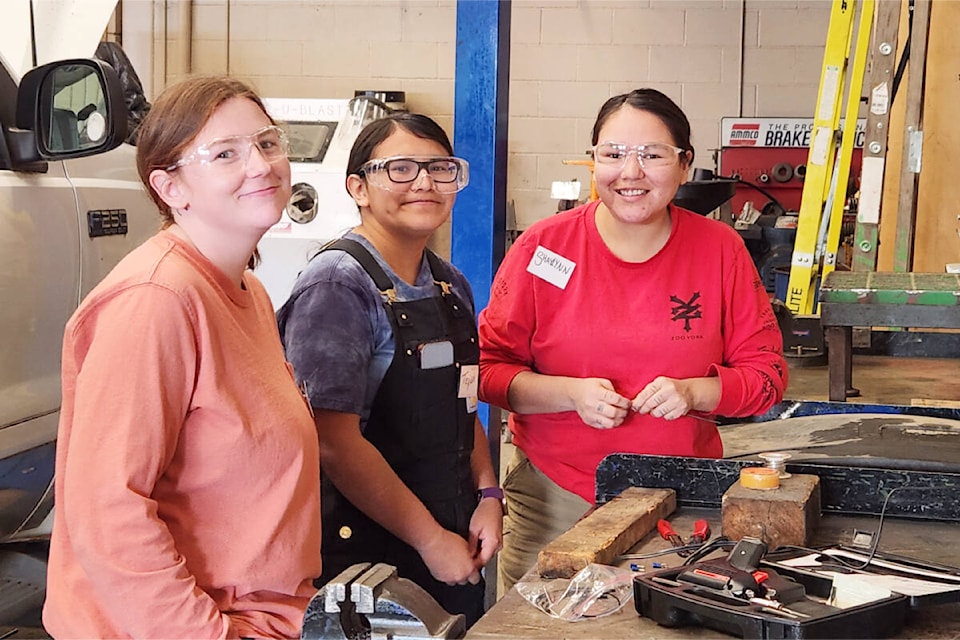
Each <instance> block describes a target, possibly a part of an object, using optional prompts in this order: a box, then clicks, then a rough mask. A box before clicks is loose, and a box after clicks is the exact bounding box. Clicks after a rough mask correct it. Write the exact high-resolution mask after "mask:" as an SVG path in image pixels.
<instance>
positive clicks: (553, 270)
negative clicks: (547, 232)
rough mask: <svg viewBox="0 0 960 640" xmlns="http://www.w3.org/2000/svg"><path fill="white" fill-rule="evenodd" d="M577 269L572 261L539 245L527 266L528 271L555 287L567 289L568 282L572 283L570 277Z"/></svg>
mask: <svg viewBox="0 0 960 640" xmlns="http://www.w3.org/2000/svg"><path fill="white" fill-rule="evenodd" d="M576 267H577V265H576V264H575V263H574V262H573V261H572V260H568V259H567V258H564V257H563V256H562V255H560V254H559V253H554V252H553V251H550V249H547V248H546V247H542V246H540V245H537V249H536V251H534V252H533V256H531V258H530V264H528V265H527V271H528V272H529V273H532V274H533V275H535V276H537V277H538V278H542V279H543V280H546V281H547V282H549V283H550V284H552V285H553V286H555V287H558V288H560V289H566V288H567V282H569V281H570V276H571V275H573V270H574V269H575V268H576Z"/></svg>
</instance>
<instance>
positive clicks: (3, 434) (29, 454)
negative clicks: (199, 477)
mask: <svg viewBox="0 0 960 640" xmlns="http://www.w3.org/2000/svg"><path fill="white" fill-rule="evenodd" d="M0 62H3V64H0V259H2V261H3V264H2V266H0V620H2V618H3V610H4V606H5V605H10V606H15V601H16V600H17V599H18V598H23V597H24V596H25V595H26V594H25V593H24V587H23V584H22V583H21V584H20V585H18V584H16V581H15V580H14V579H13V578H10V577H9V576H10V575H11V574H10V572H11V571H13V572H14V573H16V566H17V563H18V562H19V561H20V560H22V558H17V554H16V553H11V551H10V549H11V548H13V549H17V548H18V547H17V545H12V546H11V545H10V544H9V543H11V542H18V541H23V540H35V539H38V538H43V537H44V536H48V535H49V525H50V521H49V518H50V514H51V513H52V508H53V491H52V483H53V469H54V449H55V443H56V435H57V420H58V417H59V412H60V349H61V342H62V339H63V329H64V325H65V324H66V322H67V319H68V318H69V317H70V315H71V314H72V313H73V311H74V310H75V309H76V307H77V305H78V304H79V302H80V300H82V299H83V297H84V296H85V295H86V294H87V293H88V292H89V291H90V289H92V288H93V286H94V285H95V284H96V283H97V282H99V280H100V279H101V278H102V277H103V276H104V275H106V273H107V272H108V271H109V270H110V269H111V268H113V266H114V265H115V264H116V263H117V262H118V261H119V260H120V258H122V257H123V256H124V255H125V254H126V253H127V252H129V251H130V249H132V248H133V247H134V246H136V245H138V244H140V243H141V242H142V241H143V240H145V239H146V238H147V237H149V236H150V235H151V234H153V233H154V232H155V231H156V229H157V228H158V226H159V217H158V216H157V213H156V208H155V207H154V206H153V204H152V203H151V201H150V199H149V198H148V197H147V195H146V193H145V192H144V190H143V188H142V187H141V185H140V182H139V180H138V177H137V173H136V165H135V149H134V148H133V147H132V146H130V145H128V144H124V143H123V141H124V138H125V135H126V129H127V124H126V123H127V109H126V106H125V104H124V98H123V93H122V88H121V85H120V81H119V79H118V77H117V75H116V73H115V72H114V71H113V69H112V68H111V67H110V66H109V65H107V64H105V63H103V62H101V61H98V60H92V59H76V60H69V61H64V62H55V63H50V64H47V65H42V66H39V67H37V68H35V69H32V70H30V71H28V72H27V73H26V74H24V76H23V78H22V80H20V81H19V82H18V81H17V76H16V73H15V71H13V70H11V69H10V68H9V67H8V66H7V64H6V62H5V61H3V60H2V58H0ZM142 392H143V393H151V390H149V389H144V390H142Z"/></svg>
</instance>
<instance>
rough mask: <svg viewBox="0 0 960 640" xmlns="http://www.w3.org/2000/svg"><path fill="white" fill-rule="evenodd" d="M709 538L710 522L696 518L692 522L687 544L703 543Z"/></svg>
mask: <svg viewBox="0 0 960 640" xmlns="http://www.w3.org/2000/svg"><path fill="white" fill-rule="evenodd" d="M709 539H710V523H709V522H707V521H706V520H697V521H696V522H694V523H693V535H692V536H690V539H689V540H687V544H703V543H704V542H706V541H707V540H709Z"/></svg>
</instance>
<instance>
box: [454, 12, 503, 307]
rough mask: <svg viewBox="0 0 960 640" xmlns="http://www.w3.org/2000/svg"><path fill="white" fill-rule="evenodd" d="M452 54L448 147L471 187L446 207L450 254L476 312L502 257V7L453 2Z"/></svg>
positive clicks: (486, 296)
mask: <svg viewBox="0 0 960 640" xmlns="http://www.w3.org/2000/svg"><path fill="white" fill-rule="evenodd" d="M456 55H457V58H456V77H455V79H454V121H453V130H454V136H453V140H454V145H453V146H454V149H456V152H457V155H459V156H460V157H463V158H466V159H467V160H468V161H469V162H470V185H469V186H468V187H467V188H466V189H465V190H464V191H463V192H461V193H460V194H458V195H457V202H456V205H454V208H453V223H452V231H451V234H452V236H451V241H450V254H451V258H452V260H453V263H454V264H455V265H457V267H458V268H459V269H460V270H461V271H463V273H464V275H466V276H467V279H469V280H470V285H471V287H473V294H474V296H475V297H476V302H477V311H478V312H479V311H480V310H481V309H483V308H484V307H486V306H487V302H489V300H490V285H491V284H493V276H494V274H495V273H496V270H497V267H498V266H499V265H500V261H501V260H502V259H503V252H504V240H505V229H506V218H507V215H506V213H507V115H508V105H509V84H510V2H509V0H458V2H457V53H456Z"/></svg>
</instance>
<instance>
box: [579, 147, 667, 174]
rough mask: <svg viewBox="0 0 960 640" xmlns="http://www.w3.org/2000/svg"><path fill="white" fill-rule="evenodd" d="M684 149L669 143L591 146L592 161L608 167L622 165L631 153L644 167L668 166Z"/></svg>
mask: <svg viewBox="0 0 960 640" xmlns="http://www.w3.org/2000/svg"><path fill="white" fill-rule="evenodd" d="M684 151H685V150H684V149H681V148H680V147H674V146H671V145H669V144H662V143H659V142H657V143H654V144H622V143H620V142H601V143H600V144H598V145H597V146H595V147H594V148H593V161H594V162H595V163H596V164H599V165H604V166H609V167H623V165H625V164H626V162H627V158H628V157H629V156H630V154H631V153H633V154H636V156H637V161H638V162H640V166H641V167H643V168H644V169H656V168H657V167H669V166H673V165H676V164H677V159H678V158H679V157H680V154H681V153H683V152H684Z"/></svg>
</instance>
